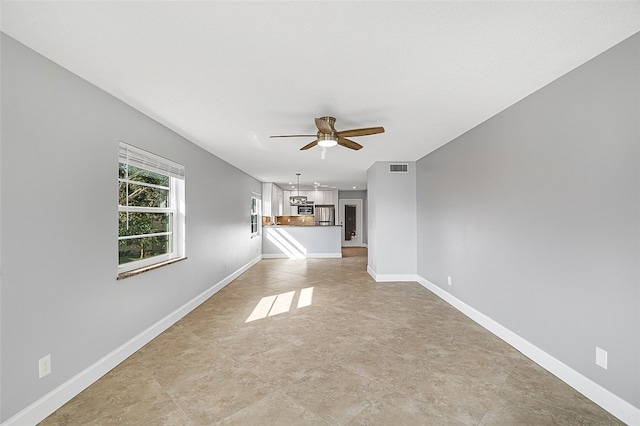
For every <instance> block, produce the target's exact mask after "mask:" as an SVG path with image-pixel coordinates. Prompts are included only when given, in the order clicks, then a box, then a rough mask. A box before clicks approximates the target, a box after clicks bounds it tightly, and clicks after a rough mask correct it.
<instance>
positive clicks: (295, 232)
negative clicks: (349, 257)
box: [262, 225, 342, 259]
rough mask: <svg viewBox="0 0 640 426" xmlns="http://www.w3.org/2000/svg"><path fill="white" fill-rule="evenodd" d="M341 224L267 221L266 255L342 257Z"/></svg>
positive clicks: (265, 228) (294, 257) (264, 234)
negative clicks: (288, 223) (301, 224)
mask: <svg viewBox="0 0 640 426" xmlns="http://www.w3.org/2000/svg"><path fill="white" fill-rule="evenodd" d="M341 228H342V227H341V226H340V225H335V226H333V225H328V226H324V225H306V226H296V225H265V226H263V227H262V231H263V235H262V257H263V258H266V259H269V258H280V259H287V258H289V259H313V258H340V257H342V248H341V245H342V244H341V242H342V229H341Z"/></svg>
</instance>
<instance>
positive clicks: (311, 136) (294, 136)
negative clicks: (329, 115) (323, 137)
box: [269, 135, 316, 138]
mask: <svg viewBox="0 0 640 426" xmlns="http://www.w3.org/2000/svg"><path fill="white" fill-rule="evenodd" d="M315 136H316V135H277V136H269V137H270V138H313V137H315Z"/></svg>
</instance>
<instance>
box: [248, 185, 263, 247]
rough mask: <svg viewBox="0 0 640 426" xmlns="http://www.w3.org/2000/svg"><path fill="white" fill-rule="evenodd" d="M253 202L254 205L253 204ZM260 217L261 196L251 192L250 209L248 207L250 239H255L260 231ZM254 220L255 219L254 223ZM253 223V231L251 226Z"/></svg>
mask: <svg viewBox="0 0 640 426" xmlns="http://www.w3.org/2000/svg"><path fill="white" fill-rule="evenodd" d="M254 200H255V204H254ZM254 206H255V210H254ZM261 217H262V195H260V194H258V193H257V192H252V193H251V202H250V207H249V225H250V228H249V229H250V232H251V238H253V237H257V236H258V235H260V232H261V230H262V221H261V220H260V218H261ZM254 218H255V222H254ZM254 223H255V225H256V226H255V231H254V229H253V225H254Z"/></svg>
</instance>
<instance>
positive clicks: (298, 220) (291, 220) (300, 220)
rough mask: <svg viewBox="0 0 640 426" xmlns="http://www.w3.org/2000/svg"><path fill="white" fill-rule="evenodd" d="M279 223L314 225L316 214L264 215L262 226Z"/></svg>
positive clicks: (283, 224) (285, 224)
mask: <svg viewBox="0 0 640 426" xmlns="http://www.w3.org/2000/svg"><path fill="white" fill-rule="evenodd" d="M274 222H275V224H278V225H282V226H287V225H288V226H314V225H315V217H314V216H262V226H266V225H272V224H274Z"/></svg>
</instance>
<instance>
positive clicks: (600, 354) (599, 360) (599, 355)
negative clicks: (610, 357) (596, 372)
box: [596, 346, 607, 370]
mask: <svg viewBox="0 0 640 426" xmlns="http://www.w3.org/2000/svg"><path fill="white" fill-rule="evenodd" d="M596 365H599V366H600V367H602V368H604V369H605V370H606V369H607V351H605V350H604V349H602V348H599V347H597V346H596Z"/></svg>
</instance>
